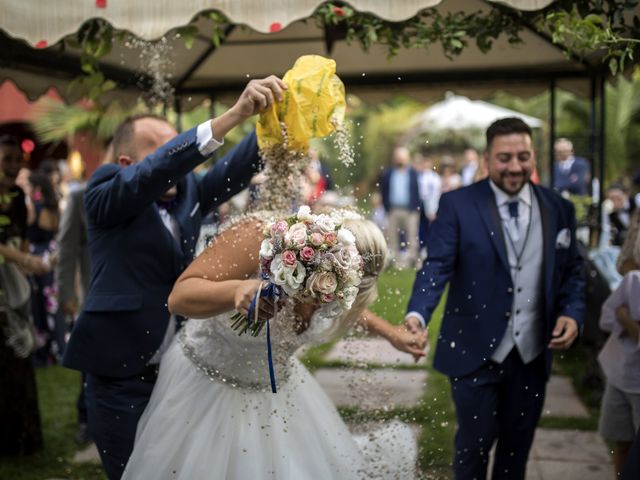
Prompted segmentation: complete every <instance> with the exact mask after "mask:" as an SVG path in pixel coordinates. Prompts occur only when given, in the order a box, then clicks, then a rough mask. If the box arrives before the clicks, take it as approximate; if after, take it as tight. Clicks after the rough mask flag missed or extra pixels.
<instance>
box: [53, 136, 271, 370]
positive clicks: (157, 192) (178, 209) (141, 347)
mask: <svg viewBox="0 0 640 480" xmlns="http://www.w3.org/2000/svg"><path fill="white" fill-rule="evenodd" d="M204 160H205V157H203V156H202V155H201V154H200V151H199V150H198V147H197V144H196V129H192V130H189V131H187V132H184V133H182V134H180V135H178V136H177V137H175V138H174V139H172V140H171V141H169V142H168V143H167V144H165V145H164V146H162V147H160V148H159V149H158V150H156V151H155V152H154V153H152V154H151V155H149V156H148V157H146V158H145V159H144V160H143V161H141V162H139V163H137V164H134V165H131V166H128V167H126V168H123V167H120V166H118V165H114V164H110V165H104V166H102V167H100V168H99V169H98V170H96V172H95V173H94V174H93V176H92V177H91V179H90V181H89V183H88V185H87V189H86V192H85V206H86V210H87V221H88V241H89V249H90V256H91V262H92V276H91V284H90V287H89V293H88V295H87V297H86V299H85V303H84V305H83V309H82V312H81V313H80V316H79V318H78V320H77V322H76V324H75V326H74V329H73V332H72V333H71V338H70V340H69V344H68V346H67V349H66V351H65V356H64V362H63V363H64V365H65V366H66V367H69V368H73V369H77V370H81V371H84V372H89V373H92V374H95V375H104V376H109V377H127V376H132V375H136V374H138V373H139V372H141V371H142V370H143V369H144V368H145V365H146V364H147V362H148V361H149V360H150V358H151V357H152V356H153V354H154V353H155V351H156V350H157V349H158V347H159V346H160V344H161V342H162V340H163V338H164V335H165V332H166V329H167V326H168V321H169V316H170V315H169V311H168V310H167V298H168V296H169V292H170V291H171V288H172V287H173V284H174V282H175V281H176V280H177V278H178V276H179V275H180V274H181V273H182V272H183V270H184V269H185V267H186V266H187V265H188V264H189V263H190V262H191V260H192V259H193V254H194V249H195V245H196V241H197V239H198V235H199V231H200V225H201V220H202V218H203V217H204V216H205V215H206V214H207V213H208V212H209V211H210V210H211V209H212V208H213V207H214V206H216V205H218V204H220V203H222V202H224V201H226V200H228V199H229V198H230V197H231V196H232V195H234V194H235V193H237V192H238V191H240V190H241V189H243V188H245V187H246V186H247V185H249V181H250V179H251V177H252V175H253V174H254V173H255V172H256V171H257V170H258V168H259V163H260V161H259V157H258V149H257V144H256V137H255V134H250V135H248V136H247V137H245V138H244V139H243V140H242V142H240V144H239V145H237V146H236V147H235V148H234V149H233V150H232V151H230V152H229V153H228V154H227V155H226V156H225V157H223V158H222V159H220V160H218V161H217V162H216V164H215V165H214V166H213V167H212V168H210V169H209V171H208V172H207V173H206V174H205V175H204V177H202V178H198V177H197V176H196V175H195V174H194V173H192V170H193V169H194V168H195V167H196V166H197V165H199V164H200V163H202V162H203V161H204ZM172 185H177V188H178V195H177V203H176V205H175V207H174V209H173V210H172V214H173V216H174V218H175V219H176V221H177V223H178V225H179V227H180V236H181V240H180V242H179V243H178V242H177V241H176V240H175V239H174V238H173V237H172V235H171V233H170V232H169V230H168V229H167V228H166V227H165V225H164V224H163V222H162V219H161V217H160V213H159V211H158V208H157V206H156V204H155V201H156V200H158V199H159V198H160V197H161V196H162V195H163V194H164V193H165V192H166V191H167V190H168V189H169V187H170V186H172Z"/></svg>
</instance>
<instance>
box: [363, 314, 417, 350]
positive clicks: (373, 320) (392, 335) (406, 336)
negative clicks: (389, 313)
mask: <svg viewBox="0 0 640 480" xmlns="http://www.w3.org/2000/svg"><path fill="white" fill-rule="evenodd" d="M358 324H359V325H362V326H363V327H364V328H366V329H367V330H369V331H370V332H371V333H374V334H376V335H379V336H381V337H383V338H385V339H386V340H387V341H388V342H389V343H390V344H391V345H393V346H394V347H395V348H397V349H398V350H400V351H401V352H406V353H409V354H411V355H413V358H414V359H415V361H416V362H417V361H418V360H420V358H422V357H424V356H425V352H424V349H425V348H426V346H427V331H426V330H424V331H420V332H418V333H411V332H409V331H408V330H407V329H406V327H405V326H404V325H391V324H390V323H389V322H387V321H386V320H385V319H384V318H382V317H379V316H378V315H376V314H375V313H373V312H372V311H370V310H365V311H364V312H362V314H361V315H360V317H359V318H358Z"/></svg>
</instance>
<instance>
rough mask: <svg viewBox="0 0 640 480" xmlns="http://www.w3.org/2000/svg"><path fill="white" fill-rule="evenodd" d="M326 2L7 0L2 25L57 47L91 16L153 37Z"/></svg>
mask: <svg viewBox="0 0 640 480" xmlns="http://www.w3.org/2000/svg"><path fill="white" fill-rule="evenodd" d="M441 1H442V0H402V1H391V0H389V1H380V0H351V1H350V2H349V4H350V5H351V6H353V7H354V8H355V9H356V10H358V11H364V12H371V13H373V14H375V15H377V16H378V17H380V18H384V19H386V20H390V21H400V20H406V19H407V18H409V17H412V16H413V15H415V14H416V13H417V12H418V11H420V10H422V9H424V8H427V7H433V6H435V5H437V4H439V3H441ZM493 1H496V0H493ZM552 1H553V0H500V1H499V3H502V4H506V5H508V6H510V7H512V8H516V9H519V10H537V9H541V8H544V7H546V6H547V5H549V4H550V3H552ZM322 3H324V2H322V1H319V0H275V1H267V0H181V1H179V2H176V1H175V0H153V1H131V0H66V1H52V0H28V1H25V0H2V8H1V9H0V27H1V28H2V29H4V30H5V31H6V32H7V33H9V35H11V36H12V37H15V38H19V39H24V40H26V41H27V42H29V43H30V44H32V45H36V44H40V45H44V44H47V45H52V44H54V43H56V42H57V41H58V40H60V39H61V38H62V37H64V36H66V35H69V34H72V33H74V32H75V31H76V30H78V28H79V27H80V25H82V23H84V22H85V21H86V20H88V19H90V18H95V17H101V18H104V19H105V20H107V21H108V22H110V23H111V24H112V25H113V26H114V27H115V28H117V29H121V30H127V31H130V32H133V33H134V34H135V35H137V36H139V37H140V38H144V39H147V40H153V39H157V38H159V37H161V36H162V35H164V34H165V33H167V32H168V31H169V30H171V29H173V28H175V27H178V26H182V25H186V24H188V23H189V22H190V21H191V20H192V19H193V17H194V16H195V15H196V14H197V13H199V12H201V11H204V10H218V11H220V12H222V13H224V14H225V15H226V16H227V17H228V18H229V19H230V20H231V22H233V23H234V24H237V25H246V26H248V27H250V28H251V29H253V30H255V31H256V32H261V33H268V32H277V31H279V30H281V29H282V28H284V27H286V26H288V25H289V24H291V23H293V22H295V21H296V20H300V19H302V18H307V17H309V16H310V15H311V14H312V13H313V11H314V10H315V9H316V8H317V7H318V6H319V5H320V4H322ZM42 42H44V43H42Z"/></svg>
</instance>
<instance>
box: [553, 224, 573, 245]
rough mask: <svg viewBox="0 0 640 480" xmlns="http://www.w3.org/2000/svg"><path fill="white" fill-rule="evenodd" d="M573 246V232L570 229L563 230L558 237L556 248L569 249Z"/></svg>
mask: <svg viewBox="0 0 640 480" xmlns="http://www.w3.org/2000/svg"><path fill="white" fill-rule="evenodd" d="M570 246H571V232H570V231H569V229H568V228H563V229H562V230H560V231H559V232H558V236H557V237H556V248H569V247H570Z"/></svg>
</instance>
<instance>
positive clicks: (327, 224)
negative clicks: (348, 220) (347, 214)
mask: <svg viewBox="0 0 640 480" xmlns="http://www.w3.org/2000/svg"><path fill="white" fill-rule="evenodd" d="M315 226H316V227H317V228H318V229H319V230H320V231H321V232H322V233H329V232H333V231H334V230H335V229H336V222H335V220H334V219H333V218H331V217H330V216H329V215H325V214H322V215H318V216H317V217H316V222H315Z"/></svg>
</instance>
